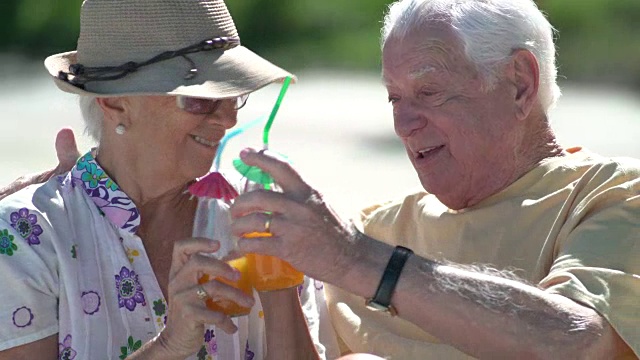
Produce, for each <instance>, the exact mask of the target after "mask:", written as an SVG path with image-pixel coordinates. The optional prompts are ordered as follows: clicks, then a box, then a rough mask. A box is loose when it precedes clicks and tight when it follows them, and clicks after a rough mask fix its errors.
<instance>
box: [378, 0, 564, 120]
mask: <svg viewBox="0 0 640 360" xmlns="http://www.w3.org/2000/svg"><path fill="white" fill-rule="evenodd" d="M430 21H436V22H445V23H446V24H448V25H450V26H451V28H452V29H453V31H454V32H455V33H456V34H457V35H458V37H459V38H460V40H461V42H462V45H463V47H464V51H465V54H466V56H467V58H468V60H469V61H470V62H471V63H472V64H473V65H474V66H475V67H476V69H477V70H478V72H479V74H480V75H481V76H482V78H483V80H484V81H485V85H486V88H488V89H491V88H492V87H493V86H494V85H495V82H496V80H497V79H498V75H497V74H498V70H499V68H500V66H501V65H504V64H505V63H506V62H507V61H508V60H509V59H510V57H511V55H512V53H513V51H514V50H516V49H526V50H529V51H530V52H531V53H532V54H533V55H534V56H535V57H536V59H537V61H538V66H539V68H540V87H539V90H538V97H539V99H540V103H541V105H542V107H543V109H544V111H545V112H546V113H547V114H548V112H549V111H550V110H551V109H552V108H553V106H554V105H555V103H556V101H557V100H558V98H559V97H560V88H559V87H558V84H557V83H556V76H557V69H556V64H555V61H556V59H555V57H556V52H555V46H554V44H553V32H554V28H553V27H552V26H551V24H550V23H549V21H548V20H547V19H546V18H545V16H544V15H543V14H542V12H540V10H539V9H538V7H537V6H536V4H535V3H534V2H533V1H532V0H400V1H397V2H395V3H393V4H391V5H390V6H389V10H388V11H387V13H386V15H385V18H384V26H383V28H382V40H381V43H382V47H384V44H385V42H386V41H387V39H388V38H389V36H391V35H393V36H394V37H403V36H405V35H406V34H407V33H409V32H410V31H411V30H414V29H416V28H418V27H420V26H421V25H424V24H425V23H427V22H430Z"/></svg>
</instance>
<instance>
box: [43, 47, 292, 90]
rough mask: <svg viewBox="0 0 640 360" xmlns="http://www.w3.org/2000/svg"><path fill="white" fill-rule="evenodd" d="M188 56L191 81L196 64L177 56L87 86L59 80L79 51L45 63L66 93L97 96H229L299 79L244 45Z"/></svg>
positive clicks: (59, 56)
mask: <svg viewBox="0 0 640 360" xmlns="http://www.w3.org/2000/svg"><path fill="white" fill-rule="evenodd" d="M187 57H188V58H189V59H190V60H191V61H193V63H194V64H195V65H196V69H197V70H198V71H197V75H196V76H195V77H193V78H192V79H186V78H185V77H186V75H187V74H188V72H189V70H190V69H191V67H192V66H191V64H190V63H189V62H188V61H187V60H186V59H184V58H182V57H175V58H172V59H169V60H164V61H160V62H158V63H155V64H152V65H148V66H144V67H141V68H139V69H138V70H137V71H135V72H133V73H130V74H128V75H127V76H125V77H123V78H121V79H118V80H109V81H93V82H89V83H87V84H86V85H85V88H84V89H82V88H79V87H77V86H74V85H72V84H70V83H68V82H66V81H63V80H60V79H59V78H58V73H59V72H60V71H64V72H68V71H69V66H70V65H73V64H75V63H76V62H77V53H76V51H70V52H66V53H61V54H56V55H52V56H49V57H48V58H47V59H46V60H45V67H46V68H47V70H48V71H49V73H50V74H51V76H53V79H54V82H55V84H56V85H57V86H58V88H60V89H61V90H62V91H65V92H68V93H72V94H78V95H87V96H95V97H116V96H135V95H183V96H193V97H201V98H211V99H224V98H229V97H236V96H240V95H243V94H247V93H250V92H253V91H256V90H258V89H260V88H262V87H264V86H266V85H269V84H271V83H273V82H279V81H283V80H284V79H285V78H286V77H288V76H290V77H292V79H293V80H294V81H295V76H294V75H292V74H291V73H289V72H287V71H286V70H284V69H281V68H279V67H278V66H276V65H274V64H272V63H270V62H269V61H267V60H265V59H263V58H262V57H260V56H258V55H257V54H255V53H254V52H252V51H251V50H249V49H247V48H245V47H243V46H236V47H234V48H232V49H228V50H225V51H221V50H213V51H203V52H198V53H194V54H189V55H187ZM117 65H119V64H117ZM101 66H104V65H101Z"/></svg>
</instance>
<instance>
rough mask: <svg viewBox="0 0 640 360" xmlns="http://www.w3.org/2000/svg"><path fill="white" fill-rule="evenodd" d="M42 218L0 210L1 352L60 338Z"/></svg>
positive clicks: (55, 289)
mask: <svg viewBox="0 0 640 360" xmlns="http://www.w3.org/2000/svg"><path fill="white" fill-rule="evenodd" d="M44 222H45V221H44V218H43V216H42V215H41V214H39V213H38V212H37V211H35V210H33V209H28V208H26V207H18V208H14V209H12V208H8V207H7V206H6V205H4V204H3V205H1V206H0V274H2V290H0V304H2V306H0V351H2V350H5V349H9V348H13V347H16V346H20V345H24V344H27V343H30V342H34V341H37V340H40V339H43V338H46V337H48V336H51V335H53V334H55V333H57V332H58V319H57V315H58V310H57V309H58V305H57V301H58V300H57V299H58V288H59V287H58V277H57V269H55V265H52V264H54V263H55V261H54V260H55V253H54V252H53V246H52V245H51V243H50V241H51V237H50V234H49V233H48V232H49V231H50V227H49V226H47V225H46V224H44Z"/></svg>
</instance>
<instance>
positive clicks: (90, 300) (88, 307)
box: [80, 291, 100, 315]
mask: <svg viewBox="0 0 640 360" xmlns="http://www.w3.org/2000/svg"><path fill="white" fill-rule="evenodd" d="M80 299H81V300H82V310H83V311H84V313H85V314H87V315H93V314H95V313H97V312H98V310H100V295H98V293H97V292H95V291H83V292H82V296H81V297H80Z"/></svg>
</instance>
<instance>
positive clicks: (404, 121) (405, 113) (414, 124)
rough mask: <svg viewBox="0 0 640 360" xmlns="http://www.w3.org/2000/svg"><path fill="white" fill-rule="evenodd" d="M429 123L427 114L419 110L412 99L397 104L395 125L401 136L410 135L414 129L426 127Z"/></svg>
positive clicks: (394, 116)
mask: <svg viewBox="0 0 640 360" xmlns="http://www.w3.org/2000/svg"><path fill="white" fill-rule="evenodd" d="M427 124H428V120H427V118H426V115H425V114H422V113H421V112H419V111H418V109H417V108H416V106H414V104H413V103H412V102H410V101H405V102H404V104H402V103H400V104H397V105H396V106H395V108H394V110H393V125H394V129H395V131H396V134H397V135H398V136H399V137H400V138H406V137H409V136H410V135H411V134H412V133H413V132H414V131H416V130H419V129H422V128H424V127H425V126H427Z"/></svg>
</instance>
